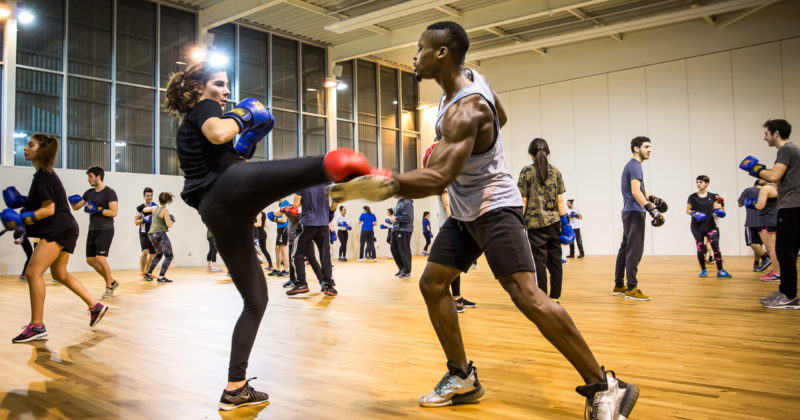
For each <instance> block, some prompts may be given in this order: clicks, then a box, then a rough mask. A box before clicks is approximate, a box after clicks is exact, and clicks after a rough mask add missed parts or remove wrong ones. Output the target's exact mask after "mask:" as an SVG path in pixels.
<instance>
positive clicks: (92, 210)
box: [83, 201, 103, 214]
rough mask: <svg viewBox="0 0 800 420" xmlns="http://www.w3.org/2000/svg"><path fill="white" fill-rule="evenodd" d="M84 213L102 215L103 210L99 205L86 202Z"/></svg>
mask: <svg viewBox="0 0 800 420" xmlns="http://www.w3.org/2000/svg"><path fill="white" fill-rule="evenodd" d="M83 211H85V212H86V213H89V214H102V213H103V208H102V207H98V206H97V204H95V203H94V202H91V201H88V202H86V205H85V206H84V207H83Z"/></svg>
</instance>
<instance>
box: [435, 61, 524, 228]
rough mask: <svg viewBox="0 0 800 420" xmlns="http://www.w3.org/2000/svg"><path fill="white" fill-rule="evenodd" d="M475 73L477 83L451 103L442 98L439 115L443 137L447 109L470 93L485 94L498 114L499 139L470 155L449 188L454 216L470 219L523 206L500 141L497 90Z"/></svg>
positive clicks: (498, 129)
mask: <svg viewBox="0 0 800 420" xmlns="http://www.w3.org/2000/svg"><path fill="white" fill-rule="evenodd" d="M467 71H469V72H471V73H472V80H473V83H472V84H471V85H469V86H467V87H465V88H464V89H461V90H460V91H458V93H456V96H455V97H454V98H453V100H451V101H450V102H448V103H446V104H445V103H444V100H445V95H444V94H442V99H441V100H440V101H439V114H438V116H437V117H436V135H437V136H438V137H439V138H442V118H443V117H444V115H445V112H447V108H449V107H450V106H451V105H453V104H455V103H456V102H458V101H460V100H461V99H463V98H465V97H467V96H470V95H481V96H482V97H483V99H485V100H486V102H488V103H489V106H490V107H491V109H492V113H493V114H494V127H495V128H494V129H495V141H494V145H493V146H492V148H491V149H490V150H489V151H487V152H485V153H482V154H479V155H471V156H470V157H469V158H467V162H466V163H465V164H464V168H463V169H461V172H460V173H459V174H458V176H456V179H455V180H453V182H452V184H450V186H449V187H447V193H448V194H449V195H450V212H451V213H450V214H451V216H452V217H453V218H454V219H457V220H461V221H464V222H470V221H473V220H475V219H477V218H478V217H479V216H481V215H482V214H484V213H486V212H488V211H490V210H494V209H496V208H500V207H522V196H521V195H520V192H519V188H517V184H516V183H515V182H514V178H512V177H511V172H510V171H509V170H508V164H507V163H506V158H505V155H504V154H503V143H502V142H501V141H500V120H499V119H498V118H497V110H496V109H495V104H494V92H492V88H491V87H489V84H488V83H487V82H486V79H484V78H483V76H481V75H480V74H479V73H478V72H476V71H475V70H472V69H467Z"/></svg>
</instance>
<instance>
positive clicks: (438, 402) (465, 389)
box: [419, 362, 483, 407]
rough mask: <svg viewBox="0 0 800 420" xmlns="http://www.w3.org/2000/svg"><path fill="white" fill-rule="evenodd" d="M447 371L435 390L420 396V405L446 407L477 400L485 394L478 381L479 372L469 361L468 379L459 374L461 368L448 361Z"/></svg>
mask: <svg viewBox="0 0 800 420" xmlns="http://www.w3.org/2000/svg"><path fill="white" fill-rule="evenodd" d="M447 369H448V371H447V373H445V374H444V376H443V377H442V379H441V380H440V381H439V383H438V384H436V387H435V388H434V389H433V392H431V393H430V394H426V395H423V396H421V397H419V405H421V406H423V407H445V406H448V405H454V404H467V403H473V402H476V401H477V400H478V399H479V398H481V397H482V396H483V387H482V386H481V384H480V382H478V372H477V371H476V370H475V368H474V367H472V362H469V366H468V367H467V371H468V372H469V374H468V375H467V377H466V379H461V377H459V376H458V373H459V372H458V371H459V369H458V368H456V367H455V366H453V364H451V363H450V362H447Z"/></svg>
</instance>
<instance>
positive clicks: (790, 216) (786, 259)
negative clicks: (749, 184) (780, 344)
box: [739, 119, 800, 309]
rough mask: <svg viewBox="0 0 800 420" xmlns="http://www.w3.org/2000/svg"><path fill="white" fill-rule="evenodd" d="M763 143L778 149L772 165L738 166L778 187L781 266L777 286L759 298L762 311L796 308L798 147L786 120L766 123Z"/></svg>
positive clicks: (750, 162)
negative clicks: (763, 308) (779, 280)
mask: <svg viewBox="0 0 800 420" xmlns="http://www.w3.org/2000/svg"><path fill="white" fill-rule="evenodd" d="M763 127H764V141H766V142H767V144H769V145H770V146H771V147H775V148H776V149H778V156H777V158H776V159H775V166H773V167H772V169H767V168H766V167H765V166H764V165H763V164H761V163H759V162H758V159H756V158H754V157H752V156H748V157H746V158H745V159H744V160H743V161H742V163H740V164H739V167H740V168H742V169H744V170H745V171H748V173H750V175H752V176H755V177H757V178H760V179H764V180H766V181H768V182H772V183H775V184H778V226H777V231H776V238H775V254H776V256H777V257H778V264H779V265H780V267H781V285H780V288H779V289H778V291H777V292H775V293H774V294H773V295H772V296H768V297H766V298H762V299H761V303H762V304H763V305H764V307H766V308H771V309H800V299H798V298H797V253H798V251H800V147H798V146H797V145H796V144H794V143H792V142H790V141H789V135H790V134H791V133H792V126H791V124H789V122H788V121H786V120H780V119H776V120H767V122H765V123H764V125H763Z"/></svg>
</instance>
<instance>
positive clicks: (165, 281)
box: [156, 276, 172, 283]
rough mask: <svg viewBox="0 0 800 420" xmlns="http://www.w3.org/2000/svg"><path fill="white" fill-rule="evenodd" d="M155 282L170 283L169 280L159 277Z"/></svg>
mask: <svg viewBox="0 0 800 420" xmlns="http://www.w3.org/2000/svg"><path fill="white" fill-rule="evenodd" d="M156 281H157V282H159V283H172V280H170V279H168V278H166V277H164V276H161V277H159V278H158V280H156Z"/></svg>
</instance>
